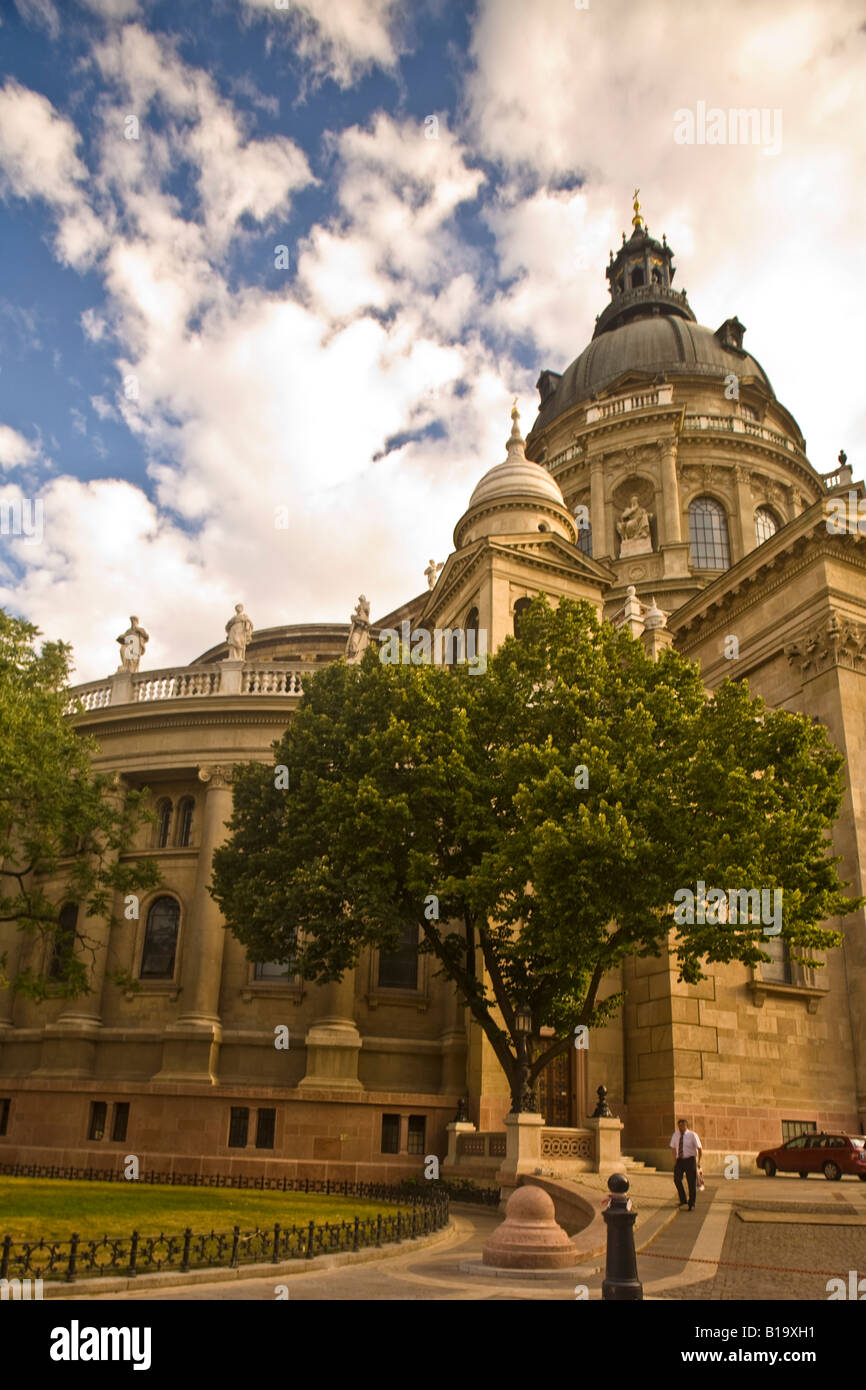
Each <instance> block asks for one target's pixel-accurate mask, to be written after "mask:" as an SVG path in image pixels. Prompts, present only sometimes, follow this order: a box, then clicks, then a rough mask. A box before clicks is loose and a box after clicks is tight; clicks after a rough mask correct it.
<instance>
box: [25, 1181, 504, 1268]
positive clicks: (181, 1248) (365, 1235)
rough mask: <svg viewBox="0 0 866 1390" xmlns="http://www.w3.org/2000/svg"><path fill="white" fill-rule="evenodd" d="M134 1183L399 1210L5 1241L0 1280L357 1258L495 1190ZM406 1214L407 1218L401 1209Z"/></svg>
mask: <svg viewBox="0 0 866 1390" xmlns="http://www.w3.org/2000/svg"><path fill="white" fill-rule="evenodd" d="M0 1174H2V1175H4V1176H10V1177H22V1178H24V1177H27V1178H57V1179H61V1180H62V1179H66V1180H76V1181H81V1180H84V1181H91V1182H125V1181H129V1179H127V1178H126V1177H125V1176H124V1173H123V1170H122V1169H116V1168H107V1169H97V1168H59V1167H56V1166H53V1165H51V1166H49V1165H40V1164H32V1163H31V1164H25V1163H15V1164H11V1163H5V1164H0ZM137 1181H138V1182H143V1183H151V1184H156V1185H167V1186H170V1187H234V1188H246V1189H255V1190H257V1191H265V1192H275V1191H276V1192H311V1193H317V1194H324V1195H325V1196H342V1197H359V1198H363V1199H365V1200H368V1201H369V1200H374V1201H383V1202H387V1203H389V1204H390V1205H393V1206H396V1207H398V1211H397V1212H396V1213H392V1214H388V1215H384V1214H382V1213H381V1212H379V1213H377V1214H376V1215H374V1216H369V1217H360V1216H356V1217H354V1218H353V1219H351V1220H346V1221H333V1222H331V1221H325V1222H316V1221H308V1222H304V1223H302V1224H301V1225H293V1226H284V1225H281V1224H280V1223H279V1222H275V1223H274V1225H273V1227H268V1229H267V1230H263V1229H260V1228H259V1227H256V1228H255V1230H252V1231H249V1230H248V1231H242V1230H241V1228H240V1227H239V1226H235V1227H233V1229H232V1230H231V1231H209V1232H194V1231H193V1230H192V1229H191V1228H189V1227H188V1228H187V1229H186V1230H185V1231H184V1232H183V1233H182V1234H177V1235H165V1234H162V1233H161V1234H160V1235H155V1236H154V1235H150V1236H148V1235H142V1234H141V1232H139V1231H133V1232H132V1234H131V1235H127V1236H108V1235H104V1236H101V1237H99V1238H98V1239H86V1238H85V1239H82V1238H81V1237H80V1236H79V1235H77V1234H75V1233H73V1235H72V1236H71V1237H70V1238H69V1239H68V1240H47V1239H45V1238H44V1237H43V1238H40V1239H39V1240H13V1238H12V1237H11V1236H9V1235H7V1236H4V1237H3V1239H2V1241H0V1279H22V1278H27V1277H35V1278H41V1279H62V1280H65V1281H66V1282H68V1283H72V1282H74V1281H75V1280H76V1279H81V1278H93V1277H96V1276H98V1275H112V1274H113V1275H119V1276H123V1277H125V1278H134V1277H135V1276H136V1275H138V1274H151V1273H158V1272H159V1271H160V1270H166V1269H169V1270H177V1271H179V1272H180V1273H185V1272H186V1271H188V1270H191V1269H206V1268H220V1267H223V1268H224V1267H228V1268H230V1269H234V1268H237V1267H239V1266H240V1265H242V1264H265V1263H268V1262H271V1263H273V1264H279V1263H280V1262H281V1261H283V1260H292V1259H307V1260H311V1259H313V1258H314V1256H316V1255H328V1254H334V1253H337V1252H339V1251H345V1250H362V1249H368V1248H370V1247H379V1246H382V1245H390V1244H393V1243H394V1242H395V1241H402V1240H415V1239H417V1238H418V1237H419V1236H424V1235H430V1234H432V1233H433V1232H434V1231H438V1230H441V1229H442V1227H444V1226H447V1224H448V1220H449V1198H450V1196H451V1195H453V1196H454V1197H456V1199H457V1200H458V1201H459V1200H461V1199H463V1200H464V1201H465V1200H473V1201H477V1200H483V1201H485V1202H492V1201H493V1200H495V1201H498V1199H499V1192H498V1189H493V1188H489V1189H474V1193H473V1192H471V1191H470V1190H468V1189H467V1188H466V1187H464V1186H463V1185H462V1184H461V1185H459V1186H456V1185H455V1190H454V1192H453V1194H452V1193H451V1192H450V1191H449V1188H450V1187H451V1186H452V1185H451V1184H448V1183H443V1182H441V1181H438V1182H436V1183H431V1184H430V1186H429V1187H426V1186H425V1188H424V1189H421V1188H418V1187H415V1186H414V1185H413V1184H412V1183H411V1182H409V1183H402V1184H400V1185H399V1186H388V1185H386V1184H382V1183H363V1182H362V1183H350V1182H337V1181H334V1180H332V1179H328V1178H325V1179H321V1180H319V1179H312V1178H285V1177H282V1178H275V1177H274V1178H267V1177H265V1176H263V1175H262V1176H259V1177H252V1176H249V1175H247V1174H233V1175H229V1174H224V1173H155V1172H145V1173H142V1174H140V1176H139V1178H138V1179H137ZM399 1208H405V1210H399Z"/></svg>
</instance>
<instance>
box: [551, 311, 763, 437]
mask: <svg viewBox="0 0 866 1390" xmlns="http://www.w3.org/2000/svg"><path fill="white" fill-rule="evenodd" d="M720 334H721V330H719V331H718V332H717V333H714V332H713V330H712V329H710V328H704V327H703V326H702V325H701V324H699V323H692V322H690V320H689V319H686V318H680V317H679V316H677V315H674V314H664V313H660V314H656V315H653V316H651V317H647V318H638V319H632V320H631V321H630V322H628V323H623V324H620V326H619V327H616V328H610V329H608V330H607V332H603V333H600V334H599V336H598V337H597V338H593V340H592V342H591V343H590V344H589V346H588V347H586V348H584V350H583V352H582V353H581V354H580V356H579V357H577V358H575V360H574V361H573V362H572V363H571V365H570V366H569V367H567V368H566V369H565V371H564V372H563V374H562V376H561V378H560V379H559V381H558V383H557V384H556V386H555V387H554V389H553V390H552V391H551V392H550V394H549V395H548V396H547V397H546V398H545V400H544V402H543V404H542V405H541V407H540V409H539V413H538V420H537V421H536V424H535V426H534V427H533V430H535V429H537V428H538V427H539V425H546V424H547V423H548V422H549V421H551V420H553V419H555V418H556V417H557V416H559V415H562V414H563V413H564V412H565V411H567V410H569V409H570V408H571V407H572V406H574V405H578V404H580V403H582V402H585V401H587V400H589V398H590V397H591V396H592V395H594V394H597V393H599V392H602V391H604V390H605V389H606V388H607V387H608V386H610V385H612V384H613V383H614V382H615V381H617V380H619V378H620V377H622V376H624V375H625V374H626V373H628V372H639V373H644V374H646V375H647V376H650V377H654V376H666V377H670V376H677V375H681V376H706V377H712V378H714V379H716V380H718V381H723V380H724V378H725V377H726V376H728V375H729V374H731V373H733V374H735V375H736V376H737V377H738V378H739V380H740V381H742V380H743V379H744V378H748V377H754V378H757V380H758V381H759V382H760V383H761V385H762V386H764V387H765V389H766V390H767V391H769V392H770V394H771V395H773V394H774V393H773V388H772V386H771V385H770V381H769V378H768V376H767V374H766V372H765V371H764V369H763V367H762V366H761V364H760V362H757V361H756V360H755V358H754V357H751V356H750V355H749V354H748V353H747V352H743V351H741V350H740V351H737V350H736V349H735V348H733V347H726V346H725V345H724V344H723V343H722V342H721V341H720Z"/></svg>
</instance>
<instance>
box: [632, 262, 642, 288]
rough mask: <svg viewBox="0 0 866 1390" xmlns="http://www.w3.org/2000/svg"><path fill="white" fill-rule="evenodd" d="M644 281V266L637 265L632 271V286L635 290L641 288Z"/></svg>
mask: <svg viewBox="0 0 866 1390" xmlns="http://www.w3.org/2000/svg"><path fill="white" fill-rule="evenodd" d="M643 283H644V273H643V266H639V265H638V266H635V268H634V270H633V271H632V273H631V287H632V289H633V290H636V289H639V288H640V286H641V285H642V284H643Z"/></svg>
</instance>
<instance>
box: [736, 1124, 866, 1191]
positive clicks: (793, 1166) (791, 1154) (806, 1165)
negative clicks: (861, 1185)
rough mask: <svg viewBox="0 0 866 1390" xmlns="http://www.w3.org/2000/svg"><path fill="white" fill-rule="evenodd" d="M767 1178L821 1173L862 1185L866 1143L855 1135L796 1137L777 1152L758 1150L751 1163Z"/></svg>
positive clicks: (776, 1150)
mask: <svg viewBox="0 0 866 1390" xmlns="http://www.w3.org/2000/svg"><path fill="white" fill-rule="evenodd" d="M755 1162H756V1163H757V1165H758V1167H759V1168H763V1170H764V1172H765V1173H766V1174H767V1177H768V1178H774V1177H775V1176H776V1173H777V1171H778V1172H779V1173H799V1175H800V1177H801V1178H808V1176H809V1174H810V1173H823V1174H824V1177H825V1178H829V1180H830V1181H831V1182H838V1181H839V1179H840V1178H841V1177H842V1174H843V1173H853V1174H855V1175H856V1176H857V1177H858V1178H859V1179H860V1181H861V1182H866V1139H864V1138H863V1136H862V1135H859V1134H798V1135H797V1137H796V1139H789V1140H788V1142H787V1144H780V1145H779V1147H778V1148H777V1149H762V1150H761V1152H760V1153H759V1154H758V1157H757V1158H756V1159H755Z"/></svg>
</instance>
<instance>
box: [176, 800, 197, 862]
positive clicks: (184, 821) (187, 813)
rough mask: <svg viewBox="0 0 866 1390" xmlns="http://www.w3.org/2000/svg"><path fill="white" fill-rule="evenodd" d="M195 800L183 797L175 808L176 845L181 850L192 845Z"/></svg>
mask: <svg viewBox="0 0 866 1390" xmlns="http://www.w3.org/2000/svg"><path fill="white" fill-rule="evenodd" d="M194 811H195V799H194V798H193V797H191V796H185V797H184V798H183V800H182V801H181V803H180V805H179V806H178V808H177V843H178V845H179V846H180V848H181V849H186V848H187V846H188V845H191V844H192V818H193V813H194Z"/></svg>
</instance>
